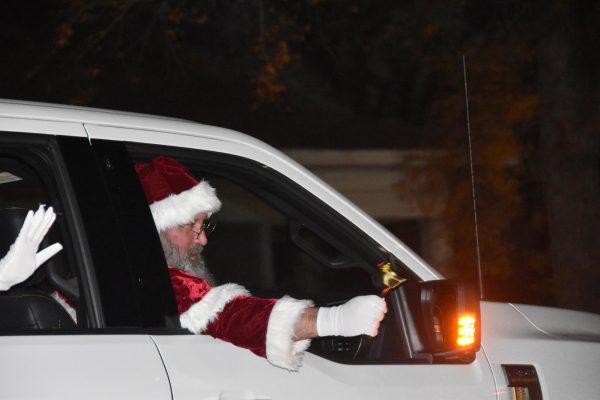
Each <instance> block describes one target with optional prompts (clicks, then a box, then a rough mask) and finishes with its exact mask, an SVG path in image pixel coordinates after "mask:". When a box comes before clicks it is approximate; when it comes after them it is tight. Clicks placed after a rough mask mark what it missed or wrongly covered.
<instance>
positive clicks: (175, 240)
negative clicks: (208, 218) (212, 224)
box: [160, 214, 215, 284]
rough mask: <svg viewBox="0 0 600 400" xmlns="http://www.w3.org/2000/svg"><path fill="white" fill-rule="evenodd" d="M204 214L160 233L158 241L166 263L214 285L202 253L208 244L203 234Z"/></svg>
mask: <svg viewBox="0 0 600 400" xmlns="http://www.w3.org/2000/svg"><path fill="white" fill-rule="evenodd" d="M204 220H205V217H204V214H198V215H197V216H196V219H195V221H194V223H191V224H187V225H182V226H178V227H176V228H171V229H168V230H166V231H163V232H161V233H160V241H161V243H162V247H163V251H164V253H165V258H166V260H167V263H168V264H169V265H170V266H172V267H175V268H179V269H182V270H184V271H186V272H189V273H191V274H193V275H196V276H199V277H201V278H203V279H205V280H207V281H208V282H209V283H210V284H214V283H215V280H214V278H213V276H212V274H210V272H208V270H207V268H206V265H205V262H204V257H202V251H203V250H204V246H205V245H206V244H207V243H208V239H207V237H206V232H204V229H203V226H204V225H203V224H204Z"/></svg>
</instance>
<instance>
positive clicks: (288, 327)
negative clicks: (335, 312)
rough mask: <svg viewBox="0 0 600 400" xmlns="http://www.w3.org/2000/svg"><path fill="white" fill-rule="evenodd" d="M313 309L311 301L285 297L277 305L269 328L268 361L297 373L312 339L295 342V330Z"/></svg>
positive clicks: (271, 316)
mask: <svg viewBox="0 0 600 400" xmlns="http://www.w3.org/2000/svg"><path fill="white" fill-rule="evenodd" d="M309 307H313V302H312V301H310V300H296V299H293V298H291V297H289V296H284V297H282V298H281V299H279V300H278V301H277V303H275V306H273V310H272V311H271V315H270V317H269V325H268V327H267V347H266V352H267V360H269V362H270V363H271V364H273V365H275V366H277V367H281V368H285V369H287V370H289V371H297V370H298V369H299V368H300V367H301V366H302V358H303V356H304V351H305V350H306V349H307V348H308V346H310V339H305V340H295V339H294V328H295V327H296V324H297V323H298V321H299V320H300V317H301V316H302V314H303V313H304V310H305V309H307V308H309Z"/></svg>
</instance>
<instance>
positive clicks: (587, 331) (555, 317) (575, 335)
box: [511, 304, 600, 342]
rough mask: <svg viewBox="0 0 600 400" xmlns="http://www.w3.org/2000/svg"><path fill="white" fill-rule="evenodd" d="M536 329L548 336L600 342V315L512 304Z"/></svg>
mask: <svg viewBox="0 0 600 400" xmlns="http://www.w3.org/2000/svg"><path fill="white" fill-rule="evenodd" d="M511 306H512V307H514V308H515V310H517V311H518V312H519V313H520V314H521V315H523V317H524V318H525V319H527V320H528V321H529V322H530V323H531V324H532V325H533V326H534V327H535V328H536V329H538V330H540V331H541V332H544V333H546V334H548V335H552V336H557V337H562V338H568V339H573V340H583V341H594V342H600V315H598V314H592V313H587V312H581V311H573V310H565V309H558V308H549V307H539V306H530V305H524V304H511Z"/></svg>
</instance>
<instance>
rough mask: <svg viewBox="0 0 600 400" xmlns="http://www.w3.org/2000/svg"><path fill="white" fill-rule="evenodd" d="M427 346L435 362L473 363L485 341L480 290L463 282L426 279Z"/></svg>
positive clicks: (422, 287)
mask: <svg viewBox="0 0 600 400" xmlns="http://www.w3.org/2000/svg"><path fill="white" fill-rule="evenodd" d="M417 292H418V293H417V294H418V303H419V306H420V314H421V318H419V319H420V325H421V326H420V327H418V328H417V329H418V330H419V331H420V333H421V335H420V336H421V339H422V343H423V350H424V351H425V352H427V353H430V354H431V355H432V356H433V361H434V362H435V363H453V362H459V363H465V362H466V363H469V362H472V361H473V360H474V359H475V353H476V352H477V351H478V350H479V348H480V344H481V314H480V308H479V296H478V292H477V290H475V289H474V288H472V287H470V286H468V285H466V284H465V283H463V282H460V281H455V280H440V281H428V282H422V283H420V284H419V287H418V291H417Z"/></svg>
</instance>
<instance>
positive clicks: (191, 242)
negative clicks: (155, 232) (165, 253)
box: [165, 213, 208, 253]
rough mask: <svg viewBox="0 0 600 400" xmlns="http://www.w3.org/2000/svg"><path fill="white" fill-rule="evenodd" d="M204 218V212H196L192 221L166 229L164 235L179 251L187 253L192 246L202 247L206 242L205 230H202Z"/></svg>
mask: <svg viewBox="0 0 600 400" xmlns="http://www.w3.org/2000/svg"><path fill="white" fill-rule="evenodd" d="M205 219H206V215H205V214H203V213H199V214H196V217H195V218H194V222H192V223H189V224H185V225H180V226H177V227H175V228H171V229H167V230H166V231H165V236H166V237H167V239H168V240H169V242H170V243H171V244H172V245H173V246H174V247H175V248H177V250H178V251H179V252H181V253H188V252H189V250H190V249H191V248H192V247H194V246H202V247H204V246H206V244H207V243H208V238H207V237H206V232H204V220H205Z"/></svg>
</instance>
